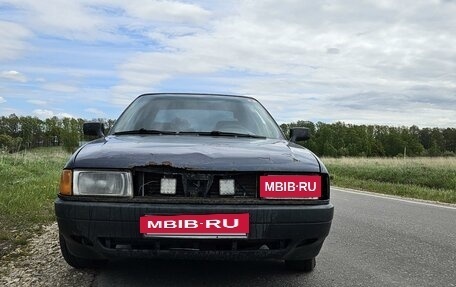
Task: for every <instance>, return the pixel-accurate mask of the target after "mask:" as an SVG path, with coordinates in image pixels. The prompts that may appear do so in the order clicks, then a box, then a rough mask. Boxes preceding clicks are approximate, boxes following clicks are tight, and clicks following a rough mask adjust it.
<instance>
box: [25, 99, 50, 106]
mask: <svg viewBox="0 0 456 287" xmlns="http://www.w3.org/2000/svg"><path fill="white" fill-rule="evenodd" d="M27 103H29V104H32V105H37V106H45V105H47V102H46V101H43V100H27Z"/></svg>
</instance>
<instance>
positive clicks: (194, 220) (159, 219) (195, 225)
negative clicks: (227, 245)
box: [139, 213, 250, 238]
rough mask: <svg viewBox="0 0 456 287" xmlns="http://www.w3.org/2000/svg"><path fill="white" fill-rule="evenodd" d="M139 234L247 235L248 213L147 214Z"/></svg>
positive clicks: (239, 236) (164, 235) (141, 223)
mask: <svg viewBox="0 0 456 287" xmlns="http://www.w3.org/2000/svg"><path fill="white" fill-rule="evenodd" d="M139 227H140V228H139V229H140V233H142V234H144V236H148V237H191V238H246V237H247V235H248V234H249V227H250V226H249V214H248V213H240V214H185V215H145V216H141V217H140V219H139Z"/></svg>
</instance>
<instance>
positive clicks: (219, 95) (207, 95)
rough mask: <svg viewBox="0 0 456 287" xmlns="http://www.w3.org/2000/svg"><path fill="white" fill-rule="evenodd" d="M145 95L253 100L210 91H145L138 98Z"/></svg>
mask: <svg viewBox="0 0 456 287" xmlns="http://www.w3.org/2000/svg"><path fill="white" fill-rule="evenodd" d="M147 96H158V97H159V96H167V97H189V98H190V97H195V98H198V97H212V96H214V97H227V98H240V99H241V98H244V99H252V100H255V101H256V99H255V98H253V97H249V96H240V95H227V94H210V93H146V94H142V95H139V96H138V98H140V97H147Z"/></svg>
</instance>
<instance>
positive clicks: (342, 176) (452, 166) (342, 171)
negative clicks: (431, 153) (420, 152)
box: [323, 157, 456, 203]
mask: <svg viewBox="0 0 456 287" xmlns="http://www.w3.org/2000/svg"><path fill="white" fill-rule="evenodd" d="M323 162H324V163H325V165H326V167H327V168H328V170H329V172H330V174H331V176H332V184H334V185H336V186H341V187H349V188H359V189H364V190H368V191H374V192H379V193H385V194H392V195H399V196H406V197H412V198H418V199H424V200H434V201H440V202H446V203H456V158H451V157H448V158H406V159H404V158H323Z"/></svg>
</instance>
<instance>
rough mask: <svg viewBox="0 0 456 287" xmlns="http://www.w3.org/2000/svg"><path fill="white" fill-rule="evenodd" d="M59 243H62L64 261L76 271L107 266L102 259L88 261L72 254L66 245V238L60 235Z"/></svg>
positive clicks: (61, 249)
mask: <svg viewBox="0 0 456 287" xmlns="http://www.w3.org/2000/svg"><path fill="white" fill-rule="evenodd" d="M59 243H60V251H61V252H62V256H63V259H65V261H66V263H68V265H70V266H72V267H74V268H76V269H83V268H96V267H101V266H102V265H104V264H106V262H107V261H106V260H100V259H88V258H82V257H77V256H74V255H73V254H71V252H70V250H68V246H67V244H66V241H65V238H64V237H63V236H62V235H61V234H59Z"/></svg>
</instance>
